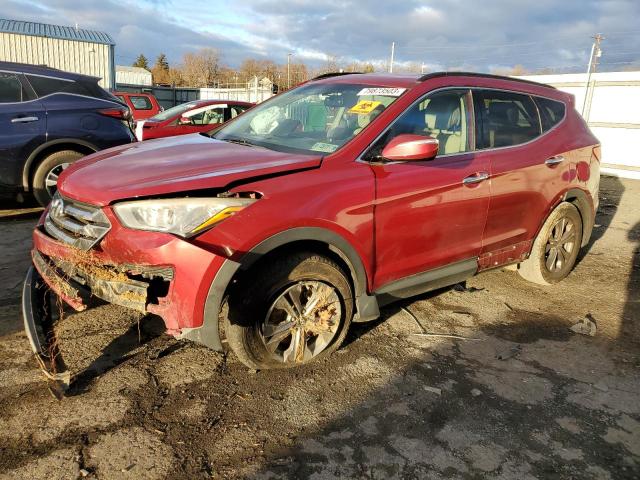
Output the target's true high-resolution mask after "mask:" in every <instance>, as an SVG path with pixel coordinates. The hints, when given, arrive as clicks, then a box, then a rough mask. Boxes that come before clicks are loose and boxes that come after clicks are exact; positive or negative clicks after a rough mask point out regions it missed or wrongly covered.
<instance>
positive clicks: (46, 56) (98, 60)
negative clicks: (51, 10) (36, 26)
mask: <svg viewBox="0 0 640 480" xmlns="http://www.w3.org/2000/svg"><path fill="white" fill-rule="evenodd" d="M112 49H113V47H112V46H111V45H104V44H99V43H89V42H79V41H76V40H62V39H57V38H48V37H36V36H29V35H17V34H14V33H4V32H0V60H4V61H7V62H19V63H28V64H32V65H40V64H44V65H47V66H49V67H53V68H59V69H60V70H64V71H67V72H75V73H82V74H84V75H91V76H94V77H100V78H102V80H101V81H100V85H101V86H102V87H103V88H112V86H113V85H115V78H113V75H114V72H113V67H112V65H113V58H112V55H113V52H112Z"/></svg>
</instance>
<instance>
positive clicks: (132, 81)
mask: <svg viewBox="0 0 640 480" xmlns="http://www.w3.org/2000/svg"><path fill="white" fill-rule="evenodd" d="M120 83H122V84H125V85H139V86H142V87H151V86H153V76H152V75H151V72H150V71H149V70H146V69H144V68H140V67H128V66H125V65H116V84H120Z"/></svg>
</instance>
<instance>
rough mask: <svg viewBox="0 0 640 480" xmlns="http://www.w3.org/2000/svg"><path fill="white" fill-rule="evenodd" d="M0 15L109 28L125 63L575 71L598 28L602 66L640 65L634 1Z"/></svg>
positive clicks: (42, 7) (416, 2)
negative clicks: (207, 56)
mask: <svg viewBox="0 0 640 480" xmlns="http://www.w3.org/2000/svg"><path fill="white" fill-rule="evenodd" d="M2 15H3V16H6V17H8V18H15V19H20V20H32V21H39V22H46V23H54V24H61V25H74V24H75V23H76V22H77V23H78V24H79V25H80V26H81V27H83V28H90V29H97V30H101V31H106V32H108V33H109V34H110V35H111V36H113V37H114V39H115V40H116V43H117V50H116V55H117V59H116V60H117V62H118V63H122V64H128V63H131V62H133V60H134V59H135V57H136V56H137V55H138V54H139V53H144V54H145V55H147V57H149V58H150V60H151V61H153V60H154V59H155V57H156V56H157V54H158V53H160V52H163V53H166V54H167V56H168V57H169V60H170V61H171V62H178V61H179V60H180V59H181V57H182V55H183V54H184V53H185V52H188V51H193V50H197V49H199V48H202V47H215V48H218V49H219V50H220V51H221V52H222V54H223V61H224V62H225V63H226V64H229V65H231V66H237V65H239V64H240V63H241V62H242V60H243V59H244V58H247V57H261V58H270V59H272V60H274V61H276V62H278V63H284V62H286V58H287V53H289V52H292V53H294V54H295V58H296V59H298V60H302V61H306V62H309V63H311V64H315V65H321V64H323V63H324V62H326V61H327V59H328V58H330V57H336V58H339V59H340V60H341V61H343V62H345V63H349V62H351V61H368V62H372V63H374V64H375V65H384V64H385V63H386V62H387V61H388V59H389V54H390V47H391V42H395V43H396V60H397V61H398V65H399V66H402V65H415V64H421V63H423V62H424V63H426V64H428V65H430V66H438V67H439V68H444V69H448V68H453V67H459V68H462V67H463V68H468V69H472V70H480V71H483V70H484V71H486V70H489V69H490V68H491V66H493V65H512V66H513V65H516V64H521V65H523V66H524V67H525V68H528V69H530V70H538V69H543V68H561V69H565V70H571V71H582V70H584V69H585V68H586V64H587V61H588V56H589V52H590V49H591V43H592V38H591V37H592V36H593V34H595V33H597V32H600V33H603V34H604V35H605V36H606V40H605V41H604V42H603V45H602V50H603V56H602V58H601V59H600V61H601V65H600V67H599V68H601V69H603V70H615V69H620V68H622V67H624V66H626V65H629V64H630V63H631V62H640V33H637V26H636V23H637V19H638V18H640V2H638V1H637V0H537V1H536V2H529V1H524V0H522V1H514V0H485V1H484V2H481V4H479V3H478V2H476V1H474V0H438V2H435V1H420V0H405V1H403V2H388V1H386V0H385V1H382V0H367V1H365V0H328V1H324V2H319V1H317V0H244V1H243V2H235V1H233V0H218V1H217V2H206V3H204V2H199V1H196V0H186V1H185V0H183V1H180V2H176V1H172V0H139V1H136V2H134V1H133V0H126V1H124V2H123V1H117V0H28V1H27V0H24V1H19V0H4V4H3V12H2Z"/></svg>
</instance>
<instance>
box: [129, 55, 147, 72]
mask: <svg viewBox="0 0 640 480" xmlns="http://www.w3.org/2000/svg"><path fill="white" fill-rule="evenodd" d="M132 66H134V67H140V68H144V69H145V70H148V69H149V61H148V60H147V57H145V56H144V54H142V53H141V54H140V55H138V58H137V59H136V61H135V62H133V65H132Z"/></svg>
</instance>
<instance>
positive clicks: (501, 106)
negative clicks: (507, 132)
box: [489, 102, 518, 123]
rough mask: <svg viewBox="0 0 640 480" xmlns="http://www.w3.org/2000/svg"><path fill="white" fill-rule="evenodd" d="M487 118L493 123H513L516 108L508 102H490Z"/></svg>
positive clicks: (516, 116)
mask: <svg viewBox="0 0 640 480" xmlns="http://www.w3.org/2000/svg"><path fill="white" fill-rule="evenodd" d="M489 120H490V121H491V122H495V123H515V122H516V121H517V120H518V109H517V108H516V106H515V105H514V104H513V103H510V102H492V103H491V104H489Z"/></svg>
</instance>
